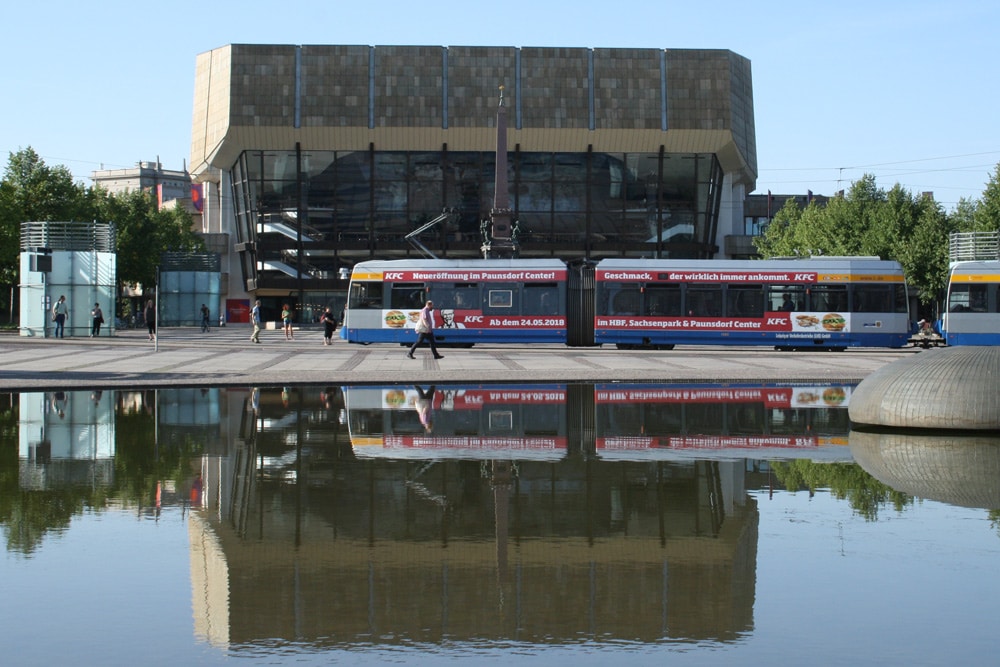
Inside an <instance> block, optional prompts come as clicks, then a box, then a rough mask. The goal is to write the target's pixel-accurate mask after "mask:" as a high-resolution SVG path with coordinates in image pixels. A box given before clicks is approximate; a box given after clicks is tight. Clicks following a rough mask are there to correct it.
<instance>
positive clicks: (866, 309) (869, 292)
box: [851, 285, 893, 313]
mask: <svg viewBox="0 0 1000 667" xmlns="http://www.w3.org/2000/svg"><path fill="white" fill-rule="evenodd" d="M852 292H853V294H852V297H853V307H852V308H851V310H852V311H853V312H855V313H890V312H893V308H892V305H891V303H890V297H891V293H890V291H889V286H888V285H855V286H854V289H853V290H852Z"/></svg>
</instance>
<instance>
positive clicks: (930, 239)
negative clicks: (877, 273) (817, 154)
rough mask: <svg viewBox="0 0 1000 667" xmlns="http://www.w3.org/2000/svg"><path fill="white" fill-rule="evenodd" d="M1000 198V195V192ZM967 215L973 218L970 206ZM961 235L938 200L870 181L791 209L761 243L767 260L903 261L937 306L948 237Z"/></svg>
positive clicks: (913, 283)
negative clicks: (850, 258) (819, 257)
mask: <svg viewBox="0 0 1000 667" xmlns="http://www.w3.org/2000/svg"><path fill="white" fill-rule="evenodd" d="M998 196H1000V192H998ZM961 212H962V214H963V215H965V216H967V217H969V218H971V217H972V214H971V213H970V212H969V209H968V206H966V207H964V208H963V209H962V211H961ZM953 231H959V226H958V219H957V218H952V217H949V216H948V215H946V214H945V213H944V211H943V210H942V209H941V207H940V206H939V205H938V204H937V203H936V202H934V200H933V199H931V198H929V197H924V196H922V195H921V196H915V195H913V194H912V193H910V192H909V191H907V190H904V189H903V188H902V187H901V186H900V185H899V184H896V185H895V186H893V187H892V189H891V190H889V191H888V192H886V191H884V190H882V189H880V188H879V187H878V186H877V185H876V183H875V177H874V176H871V175H865V176H864V177H862V178H861V179H860V180H859V181H856V182H855V183H853V184H852V185H851V188H850V189H849V190H848V192H847V193H846V194H845V195H844V196H843V197H835V198H833V199H831V200H829V202H828V203H827V205H826V207H820V206H818V205H817V204H815V203H811V204H810V205H809V206H808V207H806V209H805V210H799V208H798V206H796V204H795V202H794V201H791V200H790V201H789V202H787V203H786V205H785V207H784V208H783V209H782V210H781V211H779V212H778V215H776V216H775V219H774V221H773V222H772V223H771V224H770V225H769V226H768V229H767V231H766V233H765V235H764V236H763V237H761V238H760V239H757V240H756V245H757V249H758V251H759V252H760V253H761V254H762V255H763V256H764V257H776V256H793V255H799V256H810V255H817V254H823V255H870V256H877V257H881V258H882V259H894V260H896V261H898V262H899V263H900V264H901V265H902V267H903V272H904V274H905V275H906V277H907V280H908V281H909V284H910V287H911V288H912V289H914V290H915V291H916V293H917V296H918V298H919V300H920V301H921V303H924V304H929V303H933V302H935V301H936V299H937V298H938V296H939V295H940V294H941V292H942V290H943V289H944V287H945V285H946V284H947V280H948V235H949V234H950V233H951V232H953Z"/></svg>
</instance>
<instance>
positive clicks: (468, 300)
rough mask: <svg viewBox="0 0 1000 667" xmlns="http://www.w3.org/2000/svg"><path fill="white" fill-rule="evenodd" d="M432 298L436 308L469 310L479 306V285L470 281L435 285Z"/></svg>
mask: <svg viewBox="0 0 1000 667" xmlns="http://www.w3.org/2000/svg"><path fill="white" fill-rule="evenodd" d="M431 299H432V300H433V301H434V306H435V307H436V308H453V309H455V310H469V309H473V308H475V309H478V308H479V287H478V286H477V285H475V284H470V283H455V284H454V285H449V284H442V285H437V284H436V285H434V287H433V288H432V289H431Z"/></svg>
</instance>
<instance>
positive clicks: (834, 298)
mask: <svg viewBox="0 0 1000 667" xmlns="http://www.w3.org/2000/svg"><path fill="white" fill-rule="evenodd" d="M803 310H812V311H817V310H832V311H834V312H836V311H841V312H843V311H845V310H847V286H845V285H814V286H812V287H810V288H809V301H808V303H806V307H805V308H803Z"/></svg>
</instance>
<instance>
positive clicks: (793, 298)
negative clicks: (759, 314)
mask: <svg viewBox="0 0 1000 667" xmlns="http://www.w3.org/2000/svg"><path fill="white" fill-rule="evenodd" d="M767 305H768V310H770V311H776V312H791V311H793V310H806V299H805V290H803V289H802V288H801V287H771V289H770V290H768V293H767Z"/></svg>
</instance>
